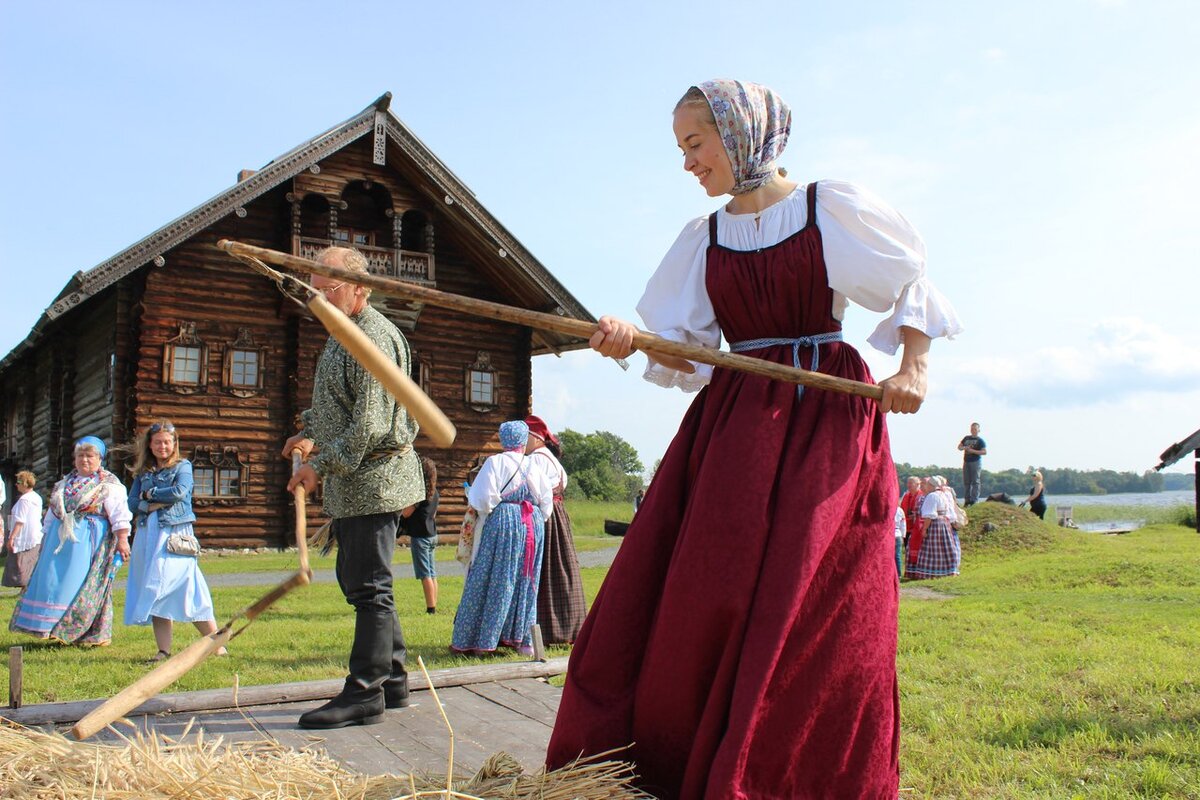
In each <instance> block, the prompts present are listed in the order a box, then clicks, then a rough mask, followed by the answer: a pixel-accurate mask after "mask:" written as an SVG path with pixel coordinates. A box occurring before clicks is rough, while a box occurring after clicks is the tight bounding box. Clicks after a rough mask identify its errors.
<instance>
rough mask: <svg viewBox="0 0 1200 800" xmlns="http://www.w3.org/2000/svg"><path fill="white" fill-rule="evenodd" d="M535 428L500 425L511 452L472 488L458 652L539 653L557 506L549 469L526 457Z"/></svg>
mask: <svg viewBox="0 0 1200 800" xmlns="http://www.w3.org/2000/svg"><path fill="white" fill-rule="evenodd" d="M528 436H529V428H528V426H526V425H525V423H524V422H521V421H520V420H516V421H512V422H505V423H504V424H502V425H501V426H500V446H501V447H503V448H504V452H503V453H498V454H497V455H494V456H491V457H489V458H488V459H487V461H485V462H484V463H483V467H482V468H481V469H480V470H479V474H478V475H477V476H476V477H475V481H474V482H473V483H472V484H471V488H470V490H469V491H468V492H467V502H468V503H470V505H471V507H472V508H474V509H475V510H476V511H477V512H478V513H479V522H478V523H477V525H476V531H477V533H476V537H475V542H474V547H475V549H474V552H473V553H472V556H471V564H470V566H469V567H468V568H467V581H466V584H465V585H464V586H463V595H462V600H461V601H460V602H459V605H458V613H457V614H456V615H455V617H454V633H453V637H452V639H451V643H450V649H451V650H453V651H454V652H456V653H466V654H469V655H481V654H484V653H490V652H492V651H494V650H495V649H496V648H497V647H500V646H505V647H512V648H515V649H516V650H517V651H518V652H519V653H521V654H523V655H530V654H532V653H533V637H532V634H531V632H530V628H531V627H532V625H533V623H534V621H535V619H536V618H537V592H538V580H539V578H540V575H541V566H542V545H543V541H544V537H545V526H546V516H547V515H549V514H550V513H551V509H552V506H553V500H552V491H551V486H550V483H549V481H547V480H546V477H545V474H544V473H543V472H542V471H541V470H539V469H534V468H533V466H532V465H531V464H530V462H529V457H528V456H526V455H525V443H526V441H527V439H528Z"/></svg>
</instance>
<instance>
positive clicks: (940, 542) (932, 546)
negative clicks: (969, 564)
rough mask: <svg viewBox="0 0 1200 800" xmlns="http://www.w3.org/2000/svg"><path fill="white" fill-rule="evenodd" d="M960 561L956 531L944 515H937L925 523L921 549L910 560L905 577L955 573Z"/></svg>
mask: <svg viewBox="0 0 1200 800" xmlns="http://www.w3.org/2000/svg"><path fill="white" fill-rule="evenodd" d="M961 561H962V547H961V545H960V544H959V541H958V531H956V530H954V528H952V527H950V523H949V522H948V521H947V520H946V518H945V517H937V518H935V519H931V520H929V522H928V524H926V526H925V537H924V538H923V539H922V540H921V550H920V552H918V553H917V557H916V559H915V560H914V561H912V562H910V565H909V567H908V571H907V572H906V573H905V577H908V578H912V579H913V580H924V579H926V578H944V577H946V576H947V575H957V574H958V567H959V563H960V562H961Z"/></svg>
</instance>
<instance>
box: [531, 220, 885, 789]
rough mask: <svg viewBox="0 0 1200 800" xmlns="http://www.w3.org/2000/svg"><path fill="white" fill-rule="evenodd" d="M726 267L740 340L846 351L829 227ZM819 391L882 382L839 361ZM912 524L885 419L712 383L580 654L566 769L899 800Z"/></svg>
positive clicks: (780, 357) (720, 286) (854, 407)
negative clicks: (900, 554)
mask: <svg viewBox="0 0 1200 800" xmlns="http://www.w3.org/2000/svg"><path fill="white" fill-rule="evenodd" d="M707 264H708V269H707V277H706V281H707V287H708V295H709V297H710V298H711V299H712V301H713V304H714V309H715V310H716V313H717V319H718V321H719V322H720V324H721V328H722V331H723V333H724V336H725V338H726V339H727V340H729V341H734V342H742V341H746V340H751V339H756V338H761V337H783V336H793V337H798V336H805V335H813V334H817V333H823V332H827V331H830V330H835V329H836V324H837V323H836V321H834V320H832V319H831V318H830V307H831V305H830V304H831V302H832V294H831V292H830V290H829V289H828V281H827V279H826V276H825V269H824V261H823V257H822V254H821V241H820V236H819V234H818V233H817V230H816V227H815V226H810V228H806V229H804V230H803V231H800V232H798V233H797V234H794V235H793V236H792V237H791V238H790V239H786V240H784V241H783V242H781V243H780V244H779V245H776V246H775V247H773V248H767V249H766V250H761V251H754V252H746V253H740V252H739V253H735V252H733V251H726V250H724V249H723V248H720V247H719V246H712V247H710V248H709V251H708V261H707ZM747 354H748V355H754V356H757V357H759V358H764V359H767V360H771V361H775V362H777V363H785V364H789V365H791V364H792V363H793V348H792V347H791V346H775V345H772V346H767V347H764V348H762V349H760V350H758V351H755V352H750V353H747ZM813 355H814V354H813V350H812V348H811V347H800V348H799V358H800V360H801V363H802V364H803V365H805V366H808V365H809V364H811V361H812V357H813ZM819 371H820V372H823V373H827V374H832V375H838V376H841V377H845V378H852V379H855V380H859V381H865V382H872V379H871V375H870V373H869V371H868V369H867V367H866V364H865V363H864V362H863V360H862V358H861V357H860V356H859V354H858V353H857V352H856V351H855V350H854V348H853V347H851V346H850V345H848V344H845V343H841V342H835V343H832V344H822V345H820V365H819ZM896 502H897V501H896V473H895V467H894V466H893V464H892V459H891V455H890V450H889V444H888V435H887V429H886V426H885V424H884V418H883V415H882V414H881V413H880V412H879V409H878V406H877V404H876V403H875V402H874V401H871V400H865V399H863V398H858V397H851V396H849V395H843V394H835V393H833V392H822V391H818V390H815V389H806V390H804V392H803V395H802V396H798V392H797V389H796V387H795V386H794V385H791V384H786V383H782V382H779V381H772V380H769V379H766V378H762V377H758V376H753V375H745V374H742V373H734V372H731V371H728V370H724V369H720V368H718V369H716V370H714V373H713V378H712V381H711V383H710V384H709V385H708V386H707V387H705V388H704V389H703V390H701V392H700V393H699V395H697V397H696V399H695V401H694V402H693V403H692V405H691V407H690V409H689V410H688V412H687V414H686V415H685V417H684V419H683V422H682V424H681V425H680V429H679V432H678V433H677V434H676V436H675V439H674V440H673V441H672V443H671V445H670V447H669V448H668V450H667V452H666V454H665V456H664V457H663V460H662V463H661V465H660V467H659V469H658V471H657V473H656V474H655V477H654V480H653V482H652V483H651V485H650V488H649V490H648V491H647V493H646V498H645V502H644V503H643V504H642V507H641V508H640V509H639V510H638V513H637V514H636V516H635V517H634V519H633V522H632V524H631V525H630V526H629V530H628V532H627V533H626V535H625V539H624V542H623V543H622V545H621V549H620V551H618V553H617V556H616V559H615V560H614V562H613V565H612V568H611V570H610V571H609V574H608V577H607V579H606V580H605V582H604V585H603V586H602V587H601V589H600V593H599V595H598V596H597V598H596V600H595V602H594V603H593V606H592V610H591V612H590V613H589V615H588V618H587V621H586V622H585V623H584V626H583V630H582V631H581V632H580V634H579V638H578V639H577V640H576V642H575V647H574V649H573V652H572V653H571V659H570V665H569V667H568V669H567V680H566V686H565V688H564V690H563V696H562V701H561V703H560V705H559V710H558V718H557V720H556V723H555V727H554V732H553V734H552V736H551V740H550V746H549V750H548V753H547V764H548V766H550V767H551V768H555V767H560V766H562V765H564V764H566V763H567V762H569V761H570V760H572V759H574V758H575V757H577V756H579V755H580V754H581V753H582V754H588V755H591V754H596V753H600V752H602V751H605V750H609V749H611V748H617V747H624V746H626V745H630V744H631V743H632V744H633V747H632V749H631V750H630V751H628V753H627V754H622V757H629V758H632V760H633V761H634V762H636V766H637V770H638V773H639V774H640V775H641V776H642V777H641V783H642V787H643V788H644V789H646V790H647V791H649V792H650V793H652V794H654V795H655V796H656V797H661V798H687V799H688V800H692V799H694V798H704V800H725V799H726V798H728V799H730V800H734V799H736V800H750V798H753V800H765V799H766V798H838V799H839V800H841V799H842V798H847V799H855V800H857V799H859V798H870V799H871V800H885V799H886V800H895V798H896V796H897V793H898V790H899V759H898V754H899V699H898V692H897V682H896V636H897V618H896V614H897V600H898V588H899V584H898V581H897V580H896V565H895V561H894V559H893V552H894V551H893V547H892V544H891V542H890V541H889V540H891V539H893V538H894V536H893V518H894V514H895V510H896Z"/></svg>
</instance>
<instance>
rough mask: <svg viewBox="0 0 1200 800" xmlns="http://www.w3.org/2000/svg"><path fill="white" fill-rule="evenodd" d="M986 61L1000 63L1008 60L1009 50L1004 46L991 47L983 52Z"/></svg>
mask: <svg viewBox="0 0 1200 800" xmlns="http://www.w3.org/2000/svg"><path fill="white" fill-rule="evenodd" d="M981 55H982V56H983V60H984V61H988V62H990V63H992V64H999V63H1002V62H1004V61H1006V60H1008V51H1006V50H1005V49H1004V48H1002V47H989V48H987V49H986V50H984V51H983V53H982V54H981Z"/></svg>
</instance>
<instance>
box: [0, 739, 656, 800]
mask: <svg viewBox="0 0 1200 800" xmlns="http://www.w3.org/2000/svg"><path fill="white" fill-rule="evenodd" d="M187 734H188V732H187V731H185V732H184V737H186V736H187ZM181 738H183V737H181ZM608 755H611V754H603V755H602V756H600V758H604V757H606V756H608ZM633 777H634V773H633V766H632V765H631V764H629V763H628V762H623V761H598V760H595V759H593V760H590V761H585V762H580V763H577V764H573V765H570V766H567V767H564V768H562V769H559V770H555V771H553V772H549V773H546V772H541V771H539V772H536V773H532V774H530V773H526V772H525V771H524V770H523V769H522V768H521V766H520V764H518V763H517V761H516V760H515V759H514V758H513V757H512V756H510V755H508V754H506V753H497V754H496V755H494V756H492V757H491V758H490V759H488V761H487V763H486V764H484V766H483V768H482V769H480V771H479V772H478V773H476V775H475V776H474V777H472V778H471V779H470V780H465V781H456V782H455V785H454V791H455V793H456V794H455V795H452V796H458V797H462V796H464V795H465V796H467V797H476V798H481V800H492V799H493V798H495V800H533V798H538V799H539V800H574V798H579V800H593V798H595V799H596V800H599V799H600V798H612V799H613V800H620V799H623V798H632V799H634V800H642V799H644V798H648V797H650V795H647V794H645V793H643V792H641V791H639V790H638V789H636V788H634V787H633V786H632V785H631V781H632V779H633ZM439 790H440V791H439ZM0 796H3V797H6V798H12V800H50V798H54V799H55V800H92V798H98V799H99V798H103V800H165V799H166V798H172V800H179V799H180V798H196V799H197V800H393V799H394V798H414V797H430V798H432V797H446V779H445V778H444V777H443V778H440V779H439V778H437V777H432V776H418V775H413V776H409V775H404V776H397V775H386V776H365V775H358V774H356V773H352V772H348V771H346V770H345V769H343V768H342V767H341V766H340V765H339V764H338V763H337V762H336V761H334V760H333V759H331V758H329V757H328V756H326V755H324V754H322V753H319V752H313V751H310V750H293V749H290V748H287V747H284V746H282V745H279V744H277V743H275V742H270V741H265V740H264V741H261V742H239V743H232V744H226V743H225V742H224V741H223V739H221V738H213V739H206V738H205V737H204V734H203V732H202V731H201V732H198V733H197V734H196V735H195V737H194V738H193V741H191V742H188V743H180V742H177V741H173V740H170V739H167V738H166V737H162V736H158V737H155V736H148V735H146V734H142V733H138V734H135V735H133V736H130V737H128V738H126V739H125V744H124V745H118V746H114V745H97V744H88V743H86V742H77V741H75V740H73V739H67V738H66V737H64V736H62V735H61V734H57V733H45V732H43V731H40V730H35V729H30V728H23V727H21V726H18V725H13V724H11V723H7V722H0Z"/></svg>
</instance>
